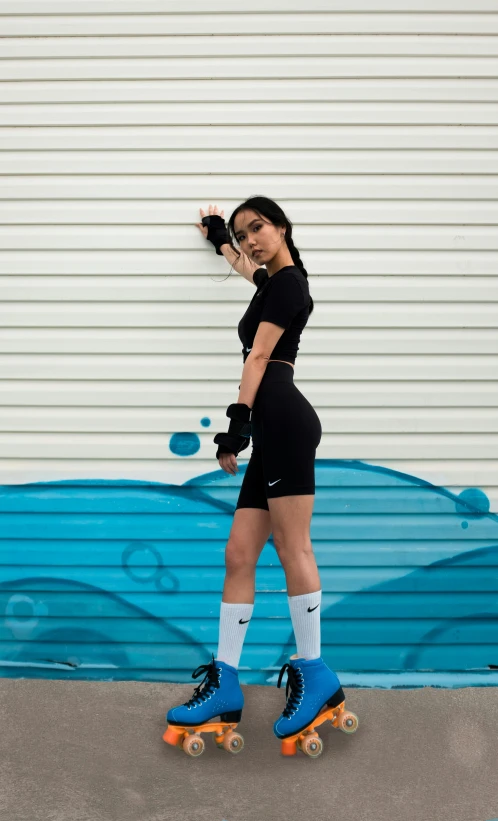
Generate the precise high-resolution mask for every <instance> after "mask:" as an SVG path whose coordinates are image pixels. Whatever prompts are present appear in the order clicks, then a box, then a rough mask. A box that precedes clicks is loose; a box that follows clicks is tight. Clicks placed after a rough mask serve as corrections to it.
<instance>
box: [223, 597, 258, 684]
mask: <svg viewBox="0 0 498 821" xmlns="http://www.w3.org/2000/svg"><path fill="white" fill-rule="evenodd" d="M253 610H254V604H230V603H228V602H224V601H222V602H221V611H220V636H219V643H218V655H217V656H216V659H217V660H218V661H224V662H225V664H231V666H232V667H235V669H237V667H238V666H239V661H240V656H241V655H242V645H243V644H244V639H245V637H246V633H247V628H248V627H249V620H250V618H251V616H252V611H253ZM241 621H243V622H245V624H240V622H241Z"/></svg>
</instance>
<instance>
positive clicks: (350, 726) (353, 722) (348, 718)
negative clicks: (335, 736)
mask: <svg viewBox="0 0 498 821" xmlns="http://www.w3.org/2000/svg"><path fill="white" fill-rule="evenodd" d="M358 724H359V721H358V716H356V715H355V714H354V713H350V712H349V711H348V710H345V711H344V712H342V713H341V714H340V715H339V716H338V723H337V726H338V728H339V730H342V732H343V733H355V732H356V730H357V729H358Z"/></svg>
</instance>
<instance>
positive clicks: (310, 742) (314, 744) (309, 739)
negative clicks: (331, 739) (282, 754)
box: [301, 733, 323, 758]
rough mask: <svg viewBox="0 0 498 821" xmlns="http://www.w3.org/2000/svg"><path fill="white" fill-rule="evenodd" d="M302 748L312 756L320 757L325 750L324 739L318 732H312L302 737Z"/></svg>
mask: <svg viewBox="0 0 498 821" xmlns="http://www.w3.org/2000/svg"><path fill="white" fill-rule="evenodd" d="M301 750H302V751H303V753H305V754H306V755H308V756H309V757H310V758H318V756H319V755H321V754H322V752H323V741H322V739H321V738H320V736H319V735H318V734H315V733H310V734H309V735H306V736H304V738H303V739H301Z"/></svg>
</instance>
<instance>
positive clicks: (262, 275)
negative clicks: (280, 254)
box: [252, 268, 268, 288]
mask: <svg viewBox="0 0 498 821" xmlns="http://www.w3.org/2000/svg"><path fill="white" fill-rule="evenodd" d="M252 278H253V282H254V284H255V285H256V287H257V288H260V287H261V285H262V284H263V282H264V281H265V280H266V279H268V271H267V270H266V268H258V270H257V271H254V274H253V275H252Z"/></svg>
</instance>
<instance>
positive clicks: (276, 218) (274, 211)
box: [227, 197, 313, 314]
mask: <svg viewBox="0 0 498 821" xmlns="http://www.w3.org/2000/svg"><path fill="white" fill-rule="evenodd" d="M249 209H250V210H251V211H255V212H256V214H258V215H259V216H260V217H266V218H267V219H268V220H270V222H272V223H273V225H276V226H278V227H282V228H285V229H286V230H285V237H284V239H285V241H286V243H287V247H288V249H289V252H290V255H291V257H292V261H293V263H294V265H295V266H296V267H297V268H299V270H300V271H301V273H302V274H303V275H304V276H305V277H306V279H308V272H307V270H306V268H305V267H304V265H303V261H302V259H301V257H300V255H299V251H298V249H297V248H296V246H295V245H294V240H293V239H292V222H291V221H290V219H289V218H288V217H287V215H286V214H285V213H284V211H282V209H281V208H280V206H279V205H277V203H276V202H275V201H274V200H271V199H270V198H269V197H250V198H249V199H248V200H246V201H245V202H243V203H242V204H241V205H239V206H237V208H236V209H235V211H234V212H233V214H232V216H231V217H230V219H229V220H228V223H227V226H228V232H229V236H230V238H231V242H230V245H231V247H232V249H233V250H234V251H235V253H236V254H237V257H240V251H239V250H238V248H236V247H235V246H234V244H233V243H234V240H235V225H234V223H235V217H236V216H237V214H238V213H239V212H240V211H247V210H249ZM312 311H313V300H312V298H311V296H310V310H309V312H310V314H311V313H312Z"/></svg>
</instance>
